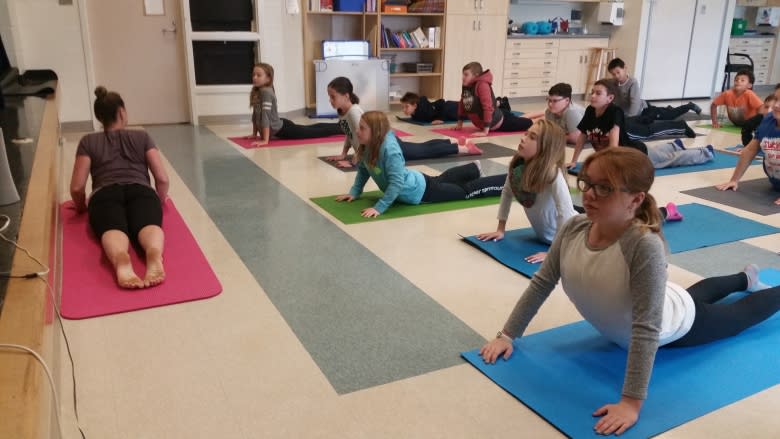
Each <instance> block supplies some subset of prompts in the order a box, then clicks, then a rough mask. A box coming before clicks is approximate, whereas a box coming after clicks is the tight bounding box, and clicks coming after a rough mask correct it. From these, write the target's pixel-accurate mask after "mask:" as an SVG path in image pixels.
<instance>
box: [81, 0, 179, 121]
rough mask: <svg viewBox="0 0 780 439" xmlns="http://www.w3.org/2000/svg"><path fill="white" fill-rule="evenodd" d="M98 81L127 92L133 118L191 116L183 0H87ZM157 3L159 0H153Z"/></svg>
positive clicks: (129, 114) (100, 83) (155, 118)
mask: <svg viewBox="0 0 780 439" xmlns="http://www.w3.org/2000/svg"><path fill="white" fill-rule="evenodd" d="M85 1H86V4H87V8H86V11H87V22H88V23H89V40H90V44H91V46H92V59H93V65H94V68H95V84H96V85H103V86H105V87H106V88H107V89H109V90H113V91H117V92H119V94H121V95H122V98H123V99H124V101H125V106H126V107H127V113H128V116H129V119H130V123H131V124H133V125H139V124H163V123H181V122H190V112H189V96H188V91H187V75H186V71H185V65H186V63H185V58H184V40H183V29H184V27H183V26H182V25H181V16H180V11H181V7H180V4H179V2H180V0H159V2H160V3H162V4H163V15H146V13H145V9H144V3H145V2H144V1H139V0H111V1H105V0H85ZM150 3H154V2H150Z"/></svg>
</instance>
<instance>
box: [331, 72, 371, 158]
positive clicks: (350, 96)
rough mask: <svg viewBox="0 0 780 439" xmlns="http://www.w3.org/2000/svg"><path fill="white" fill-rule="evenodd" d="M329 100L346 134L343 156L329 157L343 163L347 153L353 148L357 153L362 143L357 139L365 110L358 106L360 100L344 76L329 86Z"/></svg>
mask: <svg viewBox="0 0 780 439" xmlns="http://www.w3.org/2000/svg"><path fill="white" fill-rule="evenodd" d="M328 99H329V100H330V106H331V107H333V108H334V109H336V112H337V113H338V115H339V126H341V129H342V130H343V131H344V134H346V136H347V137H346V138H345V139H344V147H343V148H341V154H339V155H336V156H332V157H328V160H331V161H341V160H346V159H347V153H348V152H349V149H350V148H352V149H353V150H354V151H357V149H358V146H360V141H359V140H358V137H357V131H358V127H359V126H360V117H361V116H363V109H362V108H360V106H359V105H358V104H359V103H360V98H358V97H357V95H356V94H355V93H354V90H353V88H352V82H351V81H350V80H349V79H348V78H345V77H343V76H339V77H338V78H335V79H333V80H332V81H330V83H329V84H328Z"/></svg>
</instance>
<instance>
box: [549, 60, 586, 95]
mask: <svg viewBox="0 0 780 439" xmlns="http://www.w3.org/2000/svg"><path fill="white" fill-rule="evenodd" d="M587 56H588V51H587V50H561V51H559V52H558V68H557V74H556V77H555V82H565V83H567V84H569V85H571V91H572V93H582V92H583V90H584V89H585V81H586V79H584V78H583V76H585V75H587V73H586V74H585V75H583V71H587V69H586V67H587V63H586V62H585V61H586V59H585V58H586V57H587Z"/></svg>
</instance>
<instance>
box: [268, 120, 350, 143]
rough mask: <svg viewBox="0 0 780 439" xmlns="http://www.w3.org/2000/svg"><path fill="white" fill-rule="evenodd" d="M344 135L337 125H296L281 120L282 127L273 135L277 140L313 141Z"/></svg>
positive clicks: (289, 121)
mask: <svg viewBox="0 0 780 439" xmlns="http://www.w3.org/2000/svg"><path fill="white" fill-rule="evenodd" d="M339 134H344V132H343V131H341V128H340V127H339V124H338V123H324V122H322V123H315V124H311V125H296V124H295V122H293V121H291V120H289V119H285V118H282V127H281V128H279V131H277V132H276V133H274V136H275V137H277V138H279V139H313V138H316V137H328V136H337V135H339Z"/></svg>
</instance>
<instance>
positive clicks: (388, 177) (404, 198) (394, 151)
mask: <svg viewBox="0 0 780 439" xmlns="http://www.w3.org/2000/svg"><path fill="white" fill-rule="evenodd" d="M367 160H368V157H365V156H364V157H363V159H362V160H361V161H360V162H359V163H358V166H357V175H356V176H355V183H354V184H353V185H352V189H350V190H349V194H350V195H352V196H353V197H355V198H359V197H360V194H362V193H363V187H364V186H365V185H366V182H367V181H368V177H369V176H370V177H371V178H372V179H373V180H374V183H376V185H377V186H379V189H381V190H382V192H383V193H384V195H383V196H382V198H380V199H379V201H377V202H376V204H375V205H374V209H376V210H377V211H378V212H379V213H384V212H385V210H387V208H388V207H390V205H391V204H393V203H394V202H395V201H396V200H398V201H400V202H402V203H405V204H420V201H421V200H422V196H423V193H424V192H425V177H423V175H422V173H420V172H418V171H415V170H412V169H406V161H404V155H403V153H402V152H401V147H400V146H399V145H398V139H396V137H395V134H394V133H393V132H392V131H390V132H388V133H387V135H386V136H385V140H384V141H383V142H382V146H381V147H380V148H379V157H378V158H377V161H376V166H375V167H373V168H369V165H368V161H367Z"/></svg>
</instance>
